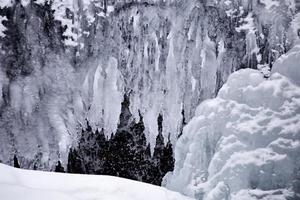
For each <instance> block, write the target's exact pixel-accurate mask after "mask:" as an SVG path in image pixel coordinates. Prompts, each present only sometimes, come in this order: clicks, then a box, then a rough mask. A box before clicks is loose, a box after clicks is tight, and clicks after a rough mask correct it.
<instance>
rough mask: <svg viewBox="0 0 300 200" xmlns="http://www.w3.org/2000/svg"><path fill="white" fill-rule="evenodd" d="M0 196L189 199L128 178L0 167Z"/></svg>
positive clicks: (11, 199)
mask: <svg viewBox="0 0 300 200" xmlns="http://www.w3.org/2000/svg"><path fill="white" fill-rule="evenodd" d="M0 177H1V179H0V196H1V199H5V200H18V199H22V200H27V199H28V200H40V199H44V200H47V199H49V200H53V199H56V200H69V199H70V200H71V199H72V200H74V199H78V200H80V199H83V200H89V199H93V200H97V199H99V200H100V199H101V200H105V199H109V200H114V199H115V200H120V199H122V200H126V199H128V200H138V199H140V200H146V199H155V200H160V199H161V200H168V199H170V200H189V199H190V200H191V198H188V197H185V196H182V195H180V194H179V193H176V192H172V191H168V190H167V189H165V188H162V187H157V186H153V185H150V184H145V183H141V182H137V181H131V180H128V179H122V178H116V177H110V176H94V175H75V174H62V173H51V172H41V171H29V170H21V169H16V168H12V167H9V166H6V165H3V164H0Z"/></svg>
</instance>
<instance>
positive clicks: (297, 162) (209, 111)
mask: <svg viewBox="0 0 300 200" xmlns="http://www.w3.org/2000/svg"><path fill="white" fill-rule="evenodd" d="M299 71H300V49H299V45H295V47H294V48H293V49H292V50H291V51H290V52H288V53H287V54H286V55H284V56H282V57H281V58H280V59H279V60H278V61H277V62H276V63H275V64H274V69H273V72H272V75H271V76H270V78H269V79H265V78H264V77H263V74H261V72H259V71H257V70H253V69H243V70H239V71H237V72H235V73H233V74H232V75H230V77H229V78H228V81H227V82H226V84H225V85H224V86H223V87H222V88H221V90H220V91H219V93H218V96H217V97H216V98H215V99H211V100H207V101H205V102H203V103H202V104H200V105H199V107H198V108H197V110H196V114H195V117H194V118H193V119H192V120H191V121H190V123H188V125H187V126H186V127H185V128H184V131H183V135H182V136H181V138H179V140H178V142H177V144H176V149H175V170H174V172H173V173H169V174H167V175H166V177H165V180H164V184H165V185H166V186H167V188H169V189H173V190H176V191H179V192H181V193H183V194H186V195H189V196H191V197H196V198H199V199H202V198H203V199H204V200H219V199H225V200H226V199H232V200H244V199H247V200H250V199H251V200H256V199H290V198H291V199H292V198H294V199H299V198H300V190H299V185H300V179H299V174H300V168H299V166H300V83H299V80H300V75H299Z"/></svg>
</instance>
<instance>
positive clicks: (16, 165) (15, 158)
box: [14, 155, 20, 168]
mask: <svg viewBox="0 0 300 200" xmlns="http://www.w3.org/2000/svg"><path fill="white" fill-rule="evenodd" d="M14 167H15V168H20V164H19V161H18V158H17V156H16V155H14Z"/></svg>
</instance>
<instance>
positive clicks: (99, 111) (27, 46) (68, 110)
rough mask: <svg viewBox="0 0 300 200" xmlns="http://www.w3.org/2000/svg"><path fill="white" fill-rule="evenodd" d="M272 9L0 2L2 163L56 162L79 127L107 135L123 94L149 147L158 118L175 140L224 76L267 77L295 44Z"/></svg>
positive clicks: (278, 6)
mask: <svg viewBox="0 0 300 200" xmlns="http://www.w3.org/2000/svg"><path fill="white" fill-rule="evenodd" d="M264 2H265V3H264ZM274 2H277V3H272V5H269V4H268V3H267V1H261V2H257V1H246V0H244V1H233V0H230V1H229V0H227V1H196V0H190V1H183V0H181V1H180V0H176V1H175V0H174V1H163V0H161V1H158V0H157V1H150V0H149V1H113V0H111V1H101V0H84V1H81V0H78V1H62V0H55V1H47V0H45V1H44V0H37V1H24V0H22V1H14V0H11V1H10V0H7V1H1V3H0V7H1V8H0V16H1V17H0V22H1V23H0V46H1V52H0V61H1V63H0V66H1V71H0V77H1V80H0V86H1V87H0V91H1V93H2V95H0V96H1V97H0V103H1V110H0V113H1V116H0V134H1V137H0V138H1V139H0V140H1V145H0V152H1V153H0V160H2V162H5V163H12V158H13V155H14V154H17V155H18V157H19V158H20V162H21V164H22V166H23V167H27V168H34V167H35V168H41V169H49V168H51V166H52V165H53V163H54V162H56V161H57V160H58V159H61V160H62V161H66V157H67V153H68V149H69V147H70V146H71V145H73V144H76V143H77V138H78V132H79V131H78V129H81V126H83V124H85V119H88V120H89V122H90V124H91V126H92V127H93V129H94V130H95V129H97V128H98V129H99V130H101V129H102V128H103V129H104V132H105V134H106V136H110V135H111V133H112V132H115V131H116V128H117V124H118V119H119V115H120V114H121V102H122V101H123V96H124V93H127V94H128V95H129V96H130V106H131V107H130V110H131V113H132V114H133V116H134V118H135V120H138V119H139V113H140V114H141V115H142V116H143V119H144V125H145V135H146V138H147V141H148V142H150V143H151V148H152V150H153V148H154V144H155V138H156V136H157V134H158V125H157V117H158V116H159V114H161V115H162V116H163V118H164V120H163V129H162V130H163V136H164V138H165V139H168V136H169V135H170V139H171V141H172V142H173V143H174V142H175V141H176V139H177V137H178V135H180V133H181V130H182V126H183V124H185V122H188V121H190V119H191V118H192V117H193V116H194V111H195V108H196V106H197V105H198V104H199V103H200V102H202V101H203V100H205V99H208V98H212V97H214V96H215V95H216V94H217V91H218V90H219V88H220V87H221V86H222V85H223V83H224V82H225V81H226V80H227V77H228V76H229V74H231V73H232V72H233V71H236V70H238V69H240V68H248V67H250V68H259V69H264V70H265V71H267V72H268V70H269V69H270V68H271V67H272V65H273V62H274V60H275V59H276V58H277V57H278V56H279V55H281V54H283V53H285V52H286V51H287V50H288V49H289V48H290V46H291V45H292V44H293V43H294V39H295V38H296V37H297V30H298V29H297V28H296V30H295V28H292V27H296V25H295V26H292V25H291V24H297V23H290V22H295V21H296V17H295V16H296V6H295V4H294V2H293V1H274ZM166 142H167V141H166Z"/></svg>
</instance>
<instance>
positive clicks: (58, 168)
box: [54, 161, 65, 173]
mask: <svg viewBox="0 0 300 200" xmlns="http://www.w3.org/2000/svg"><path fill="white" fill-rule="evenodd" d="M54 171H55V172H61V173H64V172H65V169H64V167H63V166H62V165H61V162H60V161H58V162H57V165H56V166H55V170H54Z"/></svg>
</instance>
